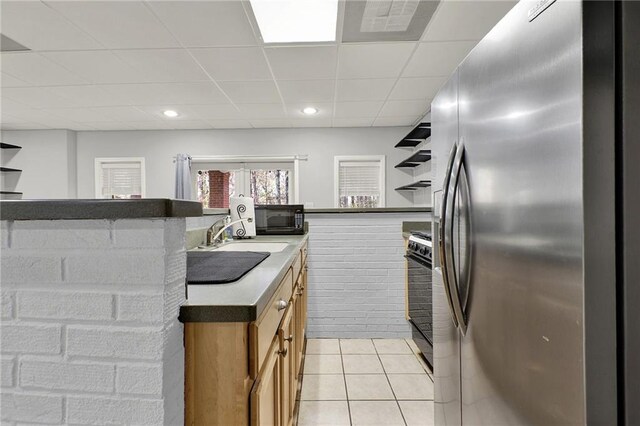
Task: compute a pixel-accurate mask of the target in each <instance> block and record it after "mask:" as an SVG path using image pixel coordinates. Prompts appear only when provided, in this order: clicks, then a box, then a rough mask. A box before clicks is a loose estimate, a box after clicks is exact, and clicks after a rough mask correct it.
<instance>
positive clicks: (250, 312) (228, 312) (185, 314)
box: [178, 234, 309, 324]
mask: <svg viewBox="0 0 640 426" xmlns="http://www.w3.org/2000/svg"><path fill="white" fill-rule="evenodd" d="M304 236H305V238H303V239H302V240H301V241H300V242H299V243H298V247H297V250H294V251H293V252H292V253H291V256H290V257H289V259H287V261H286V263H285V265H284V266H283V267H282V269H281V270H280V273H278V275H277V276H276V277H275V278H274V280H273V282H272V283H271V285H270V286H269V288H268V289H267V290H266V291H265V293H264V294H263V295H262V296H261V298H260V299H266V300H265V302H264V303H265V305H264V306H262V310H264V309H265V308H266V307H267V303H268V302H269V300H271V298H272V297H273V295H274V294H275V293H276V291H277V290H278V286H274V283H277V284H280V282H281V281H282V280H283V279H284V277H285V276H286V275H287V271H288V270H289V268H291V265H293V262H294V261H295V260H296V256H297V254H296V253H299V252H300V249H301V248H302V245H303V244H304V243H305V242H306V241H308V240H309V236H308V234H305V235H304ZM259 267H260V265H258V266H257V268H259ZM294 280H295V277H294ZM294 285H295V281H294ZM187 302H188V299H187ZM262 310H261V311H260V312H258V305H257V304H256V305H181V306H180V313H179V314H178V321H180V322H181V323H183V324H185V323H188V322H253V321H255V320H257V319H258V317H259V316H260V314H261V313H262Z"/></svg>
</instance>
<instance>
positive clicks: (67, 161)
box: [2, 130, 93, 199]
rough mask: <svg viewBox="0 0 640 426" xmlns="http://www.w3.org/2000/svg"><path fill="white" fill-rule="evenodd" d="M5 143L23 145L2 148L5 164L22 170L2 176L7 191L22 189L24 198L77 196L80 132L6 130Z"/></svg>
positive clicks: (20, 190)
mask: <svg viewBox="0 0 640 426" xmlns="http://www.w3.org/2000/svg"><path fill="white" fill-rule="evenodd" d="M2 142H5V143H10V144H13V145H18V146H21V147H22V149H21V150H2V165H3V166H5V167H11V168H14V169H21V170H22V173H20V174H17V173H11V174H4V175H3V176H2V178H3V182H2V189H3V190H8V191H18V192H22V193H23V198H24V199H29V198H30V199H38V198H76V196H77V191H76V189H77V179H78V177H77V174H76V171H77V167H76V132H73V131H70V130H15V131H10V130H5V131H2ZM92 198H93V197H92Z"/></svg>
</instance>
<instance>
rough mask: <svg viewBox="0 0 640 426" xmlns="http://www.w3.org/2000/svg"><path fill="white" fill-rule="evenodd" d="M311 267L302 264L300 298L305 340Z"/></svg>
mask: <svg viewBox="0 0 640 426" xmlns="http://www.w3.org/2000/svg"><path fill="white" fill-rule="evenodd" d="M308 270H309V267H308V266H307V265H306V264H303V265H302V274H301V275H302V287H301V291H302V295H301V300H300V302H301V303H300V305H301V309H302V340H304V336H306V334H307V301H308V300H309V285H308V282H307V272H308Z"/></svg>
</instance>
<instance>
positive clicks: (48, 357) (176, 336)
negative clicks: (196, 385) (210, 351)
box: [0, 219, 186, 425]
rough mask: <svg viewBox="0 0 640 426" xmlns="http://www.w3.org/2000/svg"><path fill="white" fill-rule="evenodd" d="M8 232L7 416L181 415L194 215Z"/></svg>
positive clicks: (2, 393) (150, 418) (102, 419)
mask: <svg viewBox="0 0 640 426" xmlns="http://www.w3.org/2000/svg"><path fill="white" fill-rule="evenodd" d="M0 233H1V241H2V251H1V253H0V269H1V273H0V279H1V285H2V288H1V289H0V301H1V304H0V307H1V310H2V312H1V314H2V315H1V318H2V321H1V326H0V335H1V348H0V349H1V351H2V358H1V361H2V368H1V369H0V379H1V380H0V384H1V386H2V387H1V389H0V399H1V413H0V416H1V419H2V424H3V425H4V424H7V425H17V424H23V423H36V424H170V425H173V424H176V425H178V424H182V423H183V410H184V406H183V401H184V395H183V389H184V386H183V383H184V369H183V365H184V353H183V333H182V330H183V329H182V324H180V323H179V322H178V321H177V317H178V309H179V306H180V305H181V304H182V303H183V302H184V294H185V293H184V279H185V274H186V256H185V249H184V247H185V237H184V236H185V220H184V219H167V220H142V219H141V220H117V221H107V220H86V221H80V220H70V221H16V222H1V223H0Z"/></svg>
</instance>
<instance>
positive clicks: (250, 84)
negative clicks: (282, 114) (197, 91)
mask: <svg viewBox="0 0 640 426" xmlns="http://www.w3.org/2000/svg"><path fill="white" fill-rule="evenodd" d="M220 87H221V88H222V90H223V91H224V92H225V93H226V94H227V95H228V96H229V97H230V98H231V100H232V101H233V102H234V103H277V102H280V101H281V99H280V95H279V94H278V90H277V88H276V85H275V83H274V82H273V81H223V82H221V83H220Z"/></svg>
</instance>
